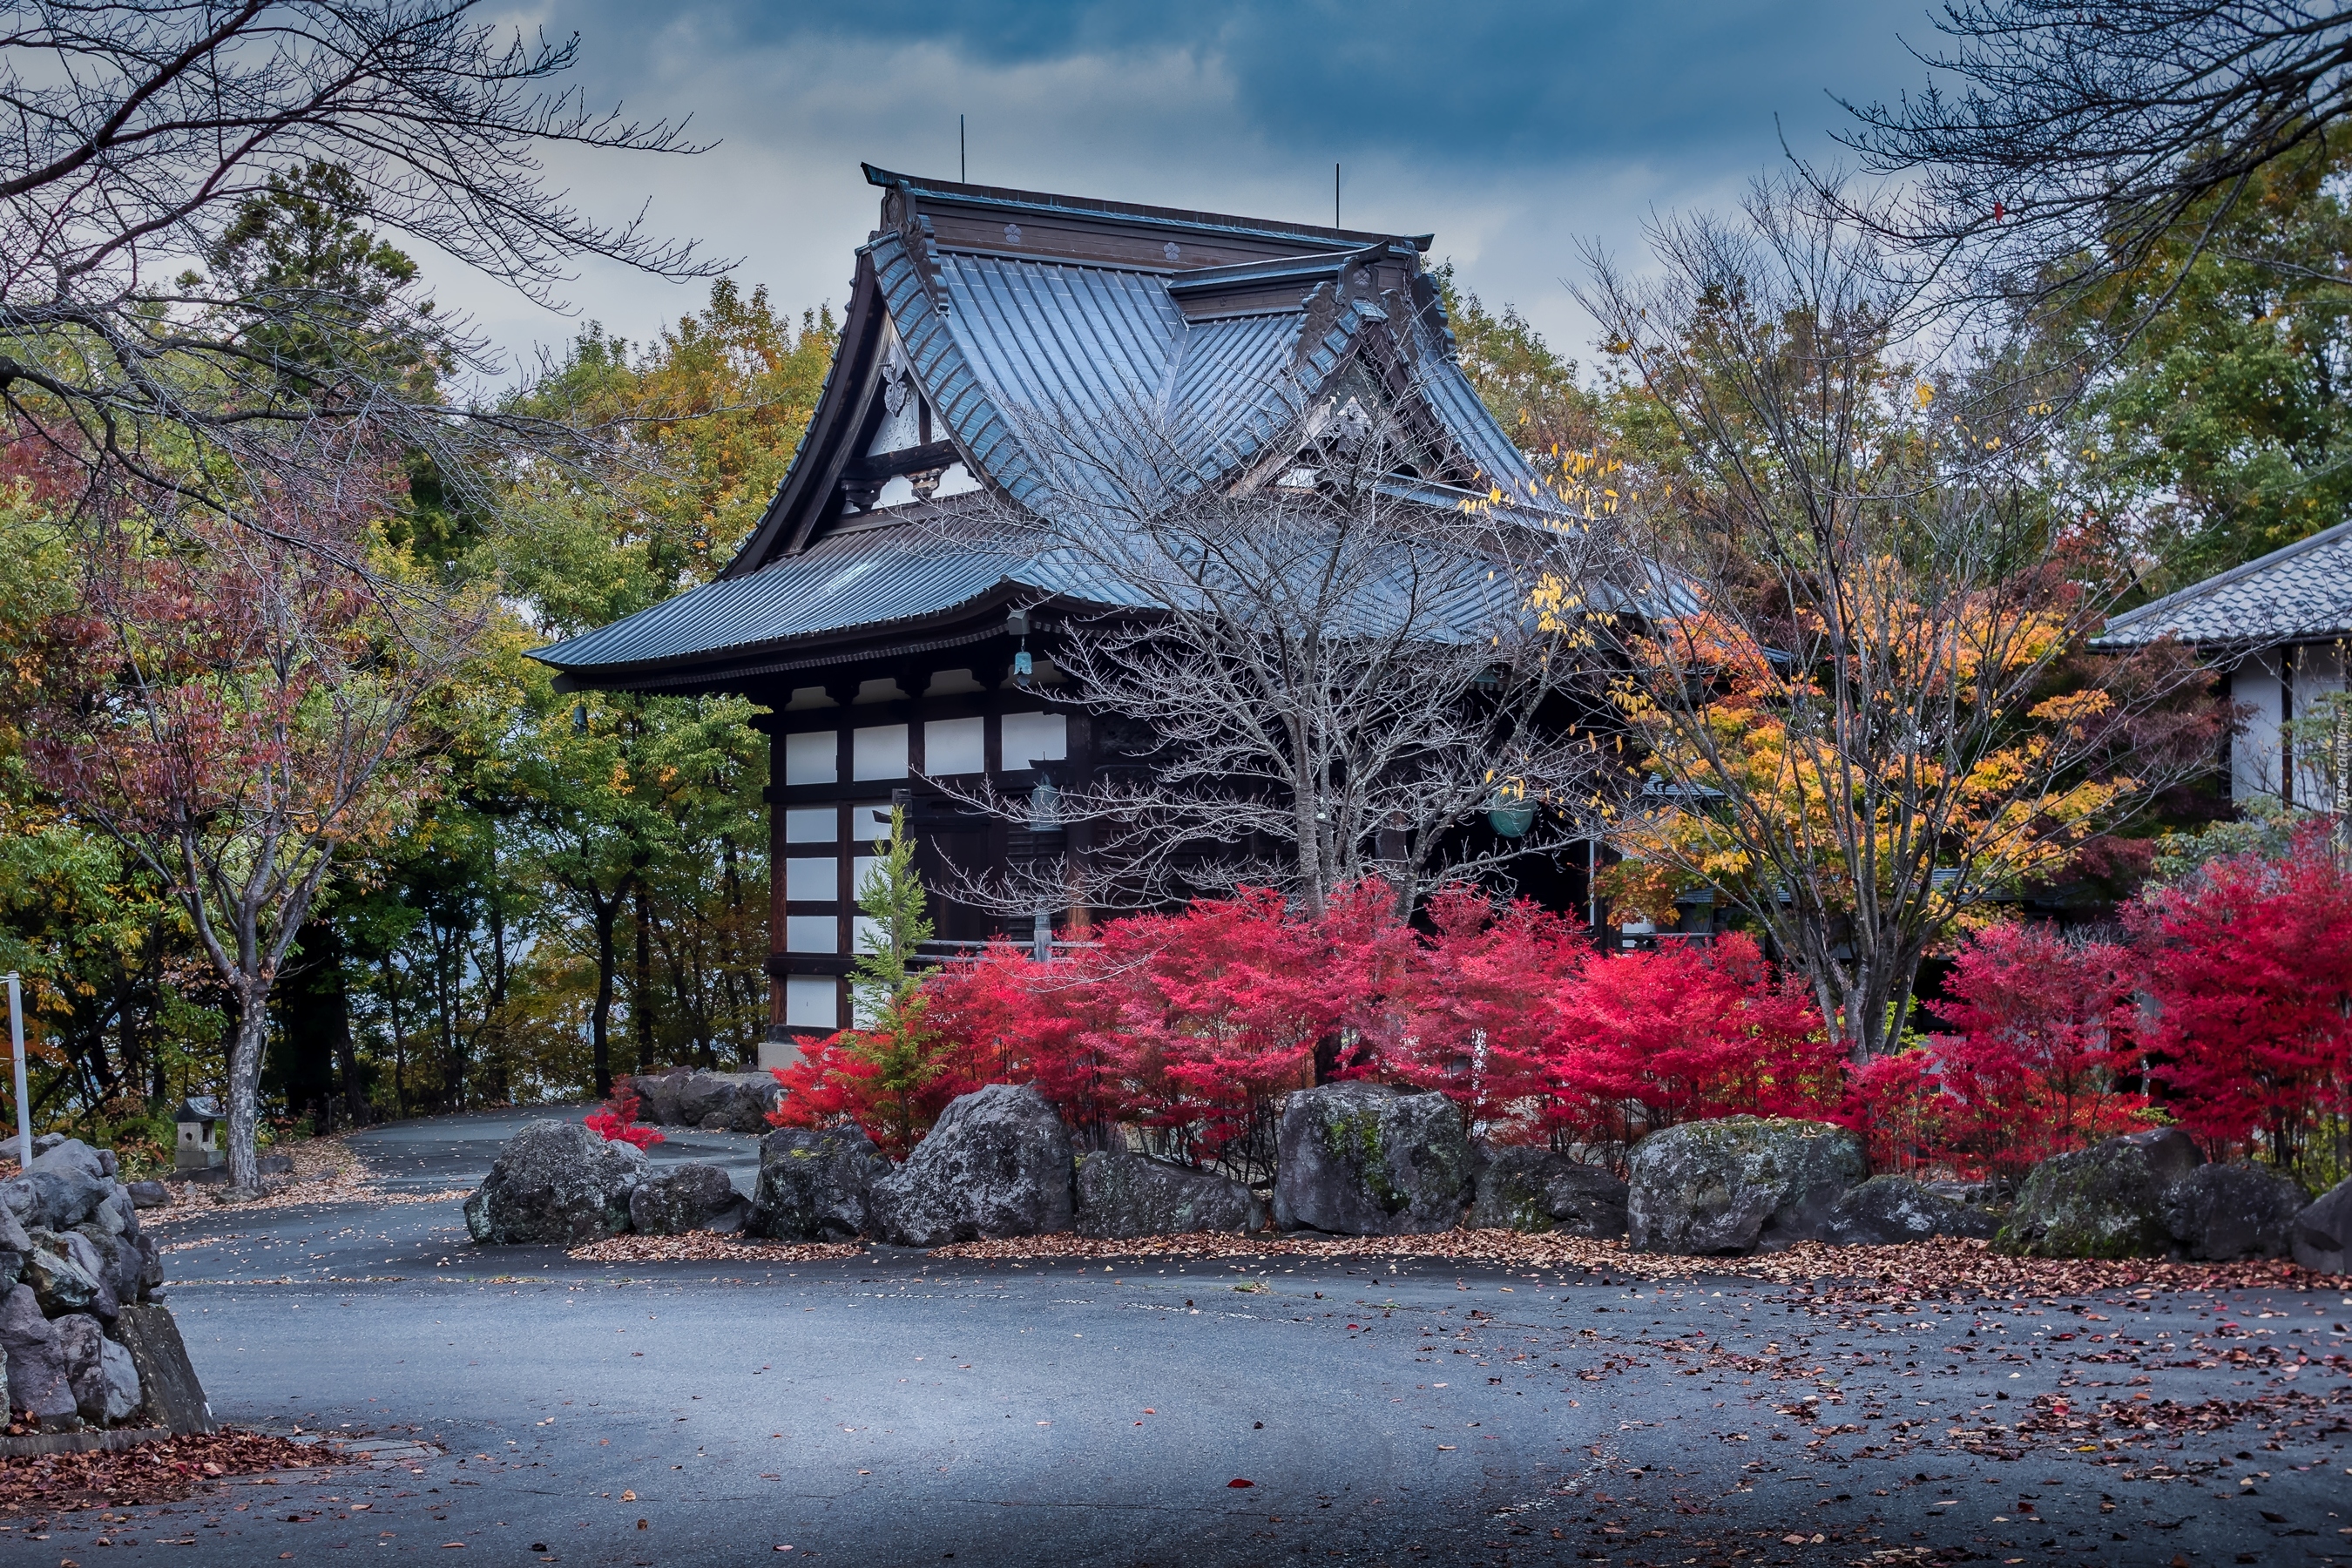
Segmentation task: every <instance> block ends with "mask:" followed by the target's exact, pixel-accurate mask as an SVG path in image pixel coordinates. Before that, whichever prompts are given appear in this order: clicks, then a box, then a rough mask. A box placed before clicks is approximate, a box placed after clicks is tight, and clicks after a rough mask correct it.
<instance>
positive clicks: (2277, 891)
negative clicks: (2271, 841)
mask: <svg viewBox="0 0 2352 1568" xmlns="http://www.w3.org/2000/svg"><path fill="white" fill-rule="evenodd" d="M2329 826H2331V824H2330V822H2329V820H2328V819H2326V818H2324V817H2323V818H2316V819H2314V820H2311V821H2308V822H2305V823H2304V824H2303V825H2301V826H2299V827H2298V828H2297V829H2296V830H2295V832H2294V837H2293V839H2292V841H2291V843H2290V845H2289V847H2288V849H2287V851H2286V852H2285V853H2284V855H2264V854H2262V853H2259V852H2251V853H2245V854H2239V855H2229V856H2224V857H2222V858H2218V859H2215V860H2211V861H2209V862H2208V863H2207V864H2206V865H2205V866H2204V868H2202V869H2201V870H2200V871H2199V872H2197V873H2196V874H2194V875H2193V876H2191V877H2190V878H2189V879H2187V880H2185V881H2183V882H2181V883H2179V884H2177V885H2175V886H2171V887H2165V888H2157V889H2150V890H2149V891H2148V892H2147V893H2145V894H2143V895H2142V896H2141V898H2140V899H2139V900H2137V902H2136V903H2134V904H2133V905H2131V906H2129V907H2128V908H2127V909H2126V911H2125V921H2126V928H2127V929H2128V930H2129V931H2130V932H2131V934H2132V940H2133V944H2134V946H2135V948H2136V949H2137V956H2138V959H2139V963H2140V969H2141V974H2142V982H2141V983H2142V985H2143V987H2144V989H2145V991H2146V993H2147V1016H2146V1017H2145V1019H2144V1020H2143V1021H2142V1023H2141V1025H2140V1028H2139V1036H2140V1044H2141V1046H2142V1047H2144V1048H2145V1050H2146V1051H2147V1066H2148V1070H2149V1072H2150V1073H2151V1075H2152V1076H2153V1077H2154V1078H2155V1079H2157V1080H2158V1083H2159V1084H2160V1085H2161V1086H2162V1088H2163V1091H2164V1100H2165V1108H2166V1110H2168V1111H2169V1112H2170V1113H2171V1114H2172V1116H2173V1117H2174V1118H2175V1119H2176V1120H2177V1121H2179V1123H2180V1124H2181V1125H2182V1126H2183V1127H2185V1128H2186V1129H2188V1131H2189V1132H2190V1133H2191V1134H2192V1135H2194V1136H2195V1137H2196V1138H2197V1139H2198V1140H2199V1141H2200V1142H2202V1143H2203V1144H2204V1145H2205V1146H2206V1147H2207V1150H2208V1152H2211V1153H2216V1154H2219V1153H2223V1152H2231V1151H2234V1150H2240V1149H2247V1150H2258V1151H2260V1152H2263V1153H2265V1154H2267V1155H2268V1157H2269V1158H2270V1159H2271V1160H2272V1161H2273V1162H2274V1163H2278V1164H2280V1165H2285V1166H2295V1165H2304V1166H2308V1167H2312V1168H2314V1169H2315V1170H2319V1171H2322V1172H2325V1173H2340V1169H2341V1166H2342V1164H2343V1163H2344V1160H2345V1154H2346V1151H2345V1149H2344V1148H2343V1141H2344V1134H2345V1130H2344V1118H2345V1116H2346V1115H2347V1112H2352V879H2347V876H2346V874H2345V870H2344V868H2343V867H2342V866H2341V865H2339V864H2338V863H2337V861H2336V857H2335V855H2334V854H2333V853H2332V851H2331V847H2330V845H2329V842H2328V837H2327V830H2328V828H2329Z"/></svg>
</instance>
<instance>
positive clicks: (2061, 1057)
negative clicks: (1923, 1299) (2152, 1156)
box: [1873, 921, 2147, 1174]
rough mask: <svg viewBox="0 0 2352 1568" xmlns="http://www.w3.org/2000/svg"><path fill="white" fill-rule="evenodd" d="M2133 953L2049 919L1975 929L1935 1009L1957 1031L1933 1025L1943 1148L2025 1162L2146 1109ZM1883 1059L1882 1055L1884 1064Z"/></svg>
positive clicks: (1969, 1165)
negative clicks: (2134, 1013)
mask: <svg viewBox="0 0 2352 1568" xmlns="http://www.w3.org/2000/svg"><path fill="white" fill-rule="evenodd" d="M2133 967H2134V963H2133V954H2132V953H2131V952H2130V951H2129V950H2127V949H2126V948H2124V947H2121V946H2118V945H2116V943H2113V942H2096V941H2084V940H2077V939H2073V938H2069V937H2068V936H2066V935H2065V934H2064V933H2063V932H2061V931H2057V930H2055V929H2053V928H2052V927H2049V926H2042V925H2023V924H2020V923H2016V922H2012V921H2003V922H2001V923H1999V924H1996V925H1991V926H1988V927H1986V928H1984V929H1983V930H1981V931H1977V932H1975V933H1974V934H1973V935H1972V936H1971V937H1970V938H1969V942H1968V944H1967V945H1966V946H1965V947H1963V948H1962V949H1961V950H1960V952H1959V954H1958V958H1957V959H1956V961H1955V962H1954V963H1953V966H1952V971H1951V973H1950V974H1949V975H1948V976H1947V977H1946V979H1945V982H1944V990H1945V992H1946V994H1947V999H1946V1000H1943V1001H1937V1002H1930V1003H1928V1004H1927V1011H1928V1012H1930V1013H1932V1014H1933V1015H1935V1016H1936V1017H1937V1019H1938V1020H1940V1021H1941V1022H1943V1023H1944V1024H1947V1025H1948V1026H1951V1028H1952V1029H1953V1030H1955V1031H1956V1033H1953V1034H1948V1035H1935V1036H1931V1037H1929V1038H1928V1040H1927V1049H1928V1051H1929V1053H1930V1054H1931V1055H1932V1057H1933V1058H1934V1060H1935V1062H1936V1064H1937V1084H1938V1087H1939V1088H1940V1089H1941V1090H1942V1093H1943V1095H1944V1097H1945V1100H1946V1103H1945V1105H1944V1106H1943V1107H1941V1108H1940V1124H1941V1128H1942V1136H1941V1140H1940V1142H1941V1144H1942V1152H1944V1153H1945V1154H1946V1155H1947V1156H1948V1157H1949V1158H1951V1159H1952V1160H1954V1162H1955V1163H1958V1164H1959V1165H1960V1166H1962V1167H1963V1168H1965V1169H1966V1170H1967V1171H1968V1172H1969V1173H1971V1174H1974V1173H1984V1172H1993V1173H2016V1172H2019V1171H2022V1170H2023V1169H2025V1168H2026V1167H2027V1166H2029V1165H2032V1164H2033V1163H2036V1162H2038V1161H2041V1160H2044V1159H2047V1158H2049V1156H2051V1155H2052V1154H2054V1153H2057V1152H2060V1151H2062V1150H2065V1149H2073V1148H2079V1147H2081V1146H2082V1145H2084V1144H2085V1143H2091V1142H2097V1141H2098V1140H2099V1139H2101V1138H2106V1137H2111V1136H2113V1135H2114V1134H2116V1133H2117V1132H2123V1131H2129V1130H2131V1129H2132V1128H2133V1127H2136V1126H2139V1125H2142V1124H2144V1123H2145V1122H2146V1121H2147V1101H2146V1100H2145V1098H2144V1097H2142V1096H2140V1095H2138V1094H2135V1093H2126V1092H2124V1089H2123V1087H2122V1085H2123V1079H2124V1078H2125V1076H2126V1073H2127V1072H2128V1070H2129V1069H2130V1068H2131V1067H2132V1065H2133V1062H2134V1055H2133V1050H2132V1045H2133V1040H2132V1033H2131V1015H2130V1010H2129V996H2130V994H2131V986H2132V980H2131V976H2132V971H2133ZM1873 1065H1875V1064H1873Z"/></svg>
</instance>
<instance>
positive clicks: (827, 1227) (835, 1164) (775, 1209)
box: [749, 1123, 890, 1242]
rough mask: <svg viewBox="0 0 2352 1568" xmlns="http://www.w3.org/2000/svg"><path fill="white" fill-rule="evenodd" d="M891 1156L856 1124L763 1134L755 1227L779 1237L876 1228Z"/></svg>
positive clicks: (821, 1237) (815, 1237) (837, 1235)
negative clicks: (878, 1189) (879, 1186)
mask: <svg viewBox="0 0 2352 1568" xmlns="http://www.w3.org/2000/svg"><path fill="white" fill-rule="evenodd" d="M889 1173H890V1162H889V1161H887V1160H886V1159H884V1158H883V1157H882V1152H881V1151H880V1150H878V1149H877V1148H875V1146H874V1140H872V1139H871V1138H868V1137H867V1136H866V1134H865V1133H864V1132H863V1131H859V1130H858V1129H857V1128H856V1126H855V1125H852V1124H849V1123H843V1124H842V1125H840V1126H837V1127H780V1128H778V1129H777V1130H776V1131H773V1132H771V1133H769V1134H768V1135H767V1136H766V1137H765V1138H762V1139H761V1140H760V1182H759V1185H758V1187H757V1188H756V1189H755V1190H754V1191H753V1194H752V1198H751V1220H750V1222H749V1228H750V1229H751V1232H752V1233H753V1234H754V1235H758V1236H766V1237H774V1238H775V1239H776V1240H778V1241H803V1242H805V1241H850V1240H854V1239H855V1238H856V1237H860V1236H863V1235H865V1234H866V1233H867V1232H868V1231H869V1230H871V1229H872V1228H873V1224H874V1222H873V1194H874V1184H875V1183H876V1182H878V1181H880V1180H881V1179H882V1178H883V1177H885V1176H887V1175H888V1174H889Z"/></svg>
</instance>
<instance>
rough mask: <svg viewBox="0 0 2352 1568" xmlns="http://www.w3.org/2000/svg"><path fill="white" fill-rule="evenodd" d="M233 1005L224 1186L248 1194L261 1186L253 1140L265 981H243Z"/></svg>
mask: <svg viewBox="0 0 2352 1568" xmlns="http://www.w3.org/2000/svg"><path fill="white" fill-rule="evenodd" d="M236 1004H237V1007H236V1035H235V1036H234V1037H233V1039H232V1041H231V1044H230V1046H229V1055H228V1184H229V1186H230V1187H231V1188H232V1189H234V1190H235V1191H237V1192H241V1193H250V1192H254V1191H257V1190H258V1189H259V1187H260V1185H261V1160H260V1155H259V1153H258V1152H257V1150H256V1148H255V1145H254V1139H255V1135H256V1134H257V1133H258V1132H259V1131H261V1049H262V1047H263V1045H264V1044H265V1043H267V1041H268V1037H269V982H268V980H267V979H253V978H248V979H246V980H245V981H243V982H242V983H241V984H239V986H238V994H237V997H236Z"/></svg>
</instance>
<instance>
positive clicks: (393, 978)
mask: <svg viewBox="0 0 2352 1568" xmlns="http://www.w3.org/2000/svg"><path fill="white" fill-rule="evenodd" d="M382 963H383V1001H384V1007H385V1010H386V1011H387V1012H388V1013H389V1014H390V1015H391V1018H392V1114H393V1117H394V1120H395V1121H397V1120H399V1119H400V1118H402V1117H404V1116H406V1115H407V1114H408V1085H407V1082H406V1079H407V1076H408V1072H407V1068H408V1037H407V1036H406V1035H404V1034H403V1033H402V1032H401V1027H400V976H399V974H398V973H396V972H395V971H394V969H393V967H392V954H390V953H388V952H387V953H385V954H384V955H383V960H382Z"/></svg>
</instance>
